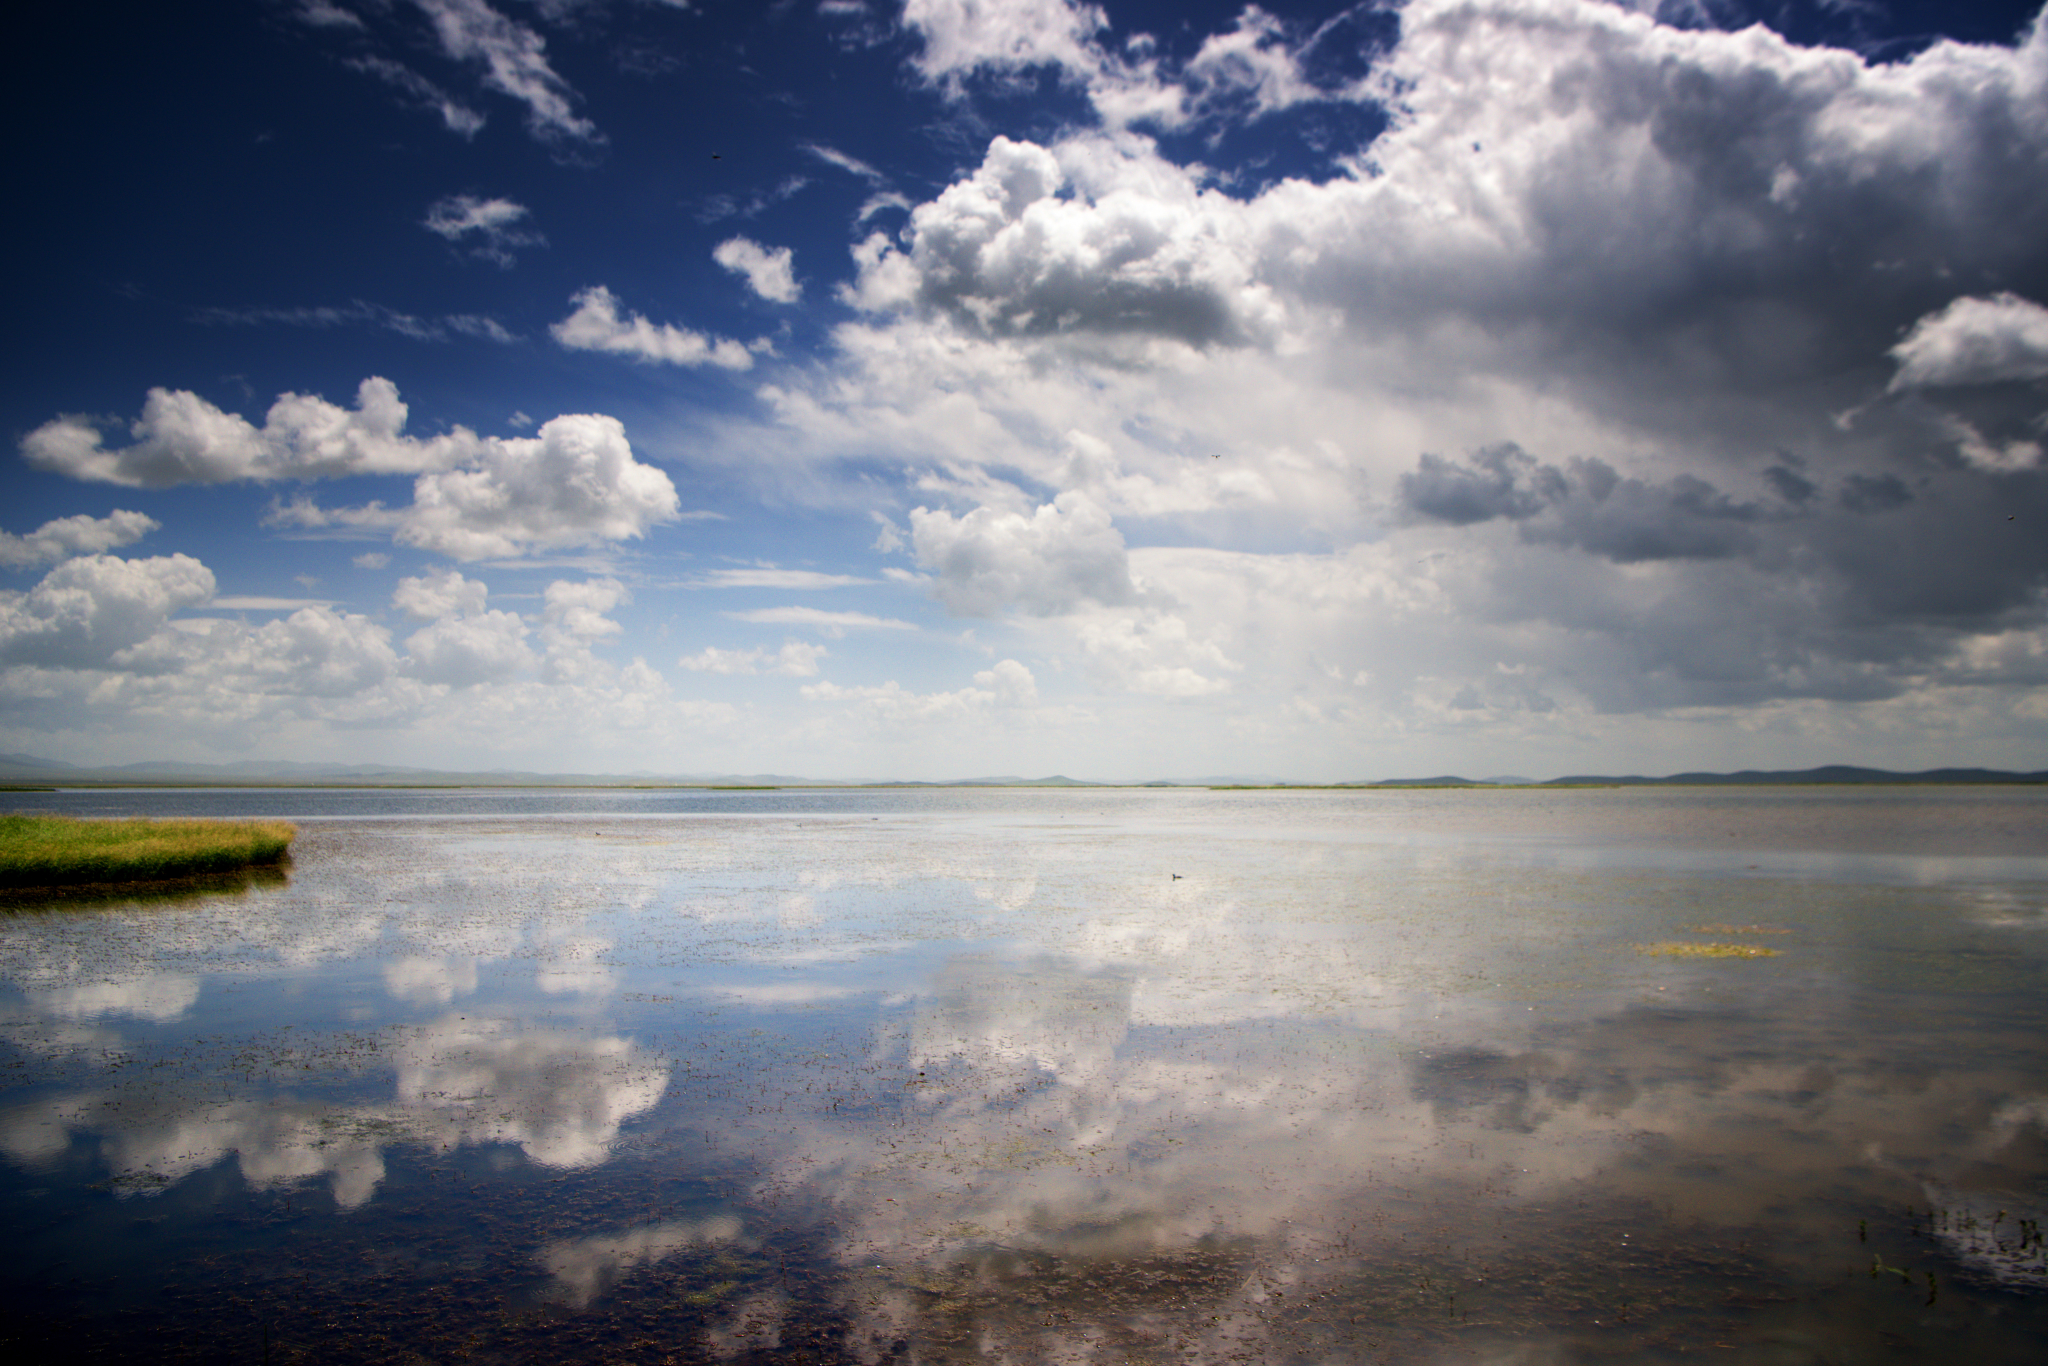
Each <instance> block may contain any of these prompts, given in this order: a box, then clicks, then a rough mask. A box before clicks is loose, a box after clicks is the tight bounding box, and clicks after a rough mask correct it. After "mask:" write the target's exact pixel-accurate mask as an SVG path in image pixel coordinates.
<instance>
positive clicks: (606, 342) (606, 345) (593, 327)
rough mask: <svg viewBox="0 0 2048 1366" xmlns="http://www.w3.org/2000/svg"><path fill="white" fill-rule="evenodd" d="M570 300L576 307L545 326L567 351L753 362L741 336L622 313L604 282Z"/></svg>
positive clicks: (730, 365) (723, 363) (735, 366)
mask: <svg viewBox="0 0 2048 1366" xmlns="http://www.w3.org/2000/svg"><path fill="white" fill-rule="evenodd" d="M570 302H571V303H573V304H575V305H576V311H575V312H574V313H571V314H570V315H569V316H568V317H566V318H564V319H562V321H560V322H558V323H556V324H554V325H553V326H551V327H550V328H549V329H548V331H549V333H550V334H552V335H553V337H554V339H555V340H556V341H557V342H559V343H560V344H561V345H563V346H566V347H568V348H569V349H570V350H571V351H607V352H610V353H612V354H613V355H620V356H631V357H632V358H633V359H635V360H642V361H660V362H664V363H666V364H669V365H716V366H720V367H722V368H724V369H727V370H745V369H749V368H750V367H752V365H753V364H754V355H753V352H751V351H749V350H748V349H747V348H746V347H745V346H743V345H741V344H740V343H739V342H736V341H727V340H723V339H712V338H709V337H706V336H705V335H704V334H703V333H701V332H692V331H690V330H689V329H687V328H682V327H675V326H671V325H669V324H666V323H664V324H661V325H658V326H657V325H656V324H654V323H651V322H649V321H648V320H647V319H646V318H644V317H642V316H641V315H640V314H638V313H634V314H630V315H628V316H627V317H625V318H621V317H620V316H619V301H618V299H617V298H616V297H614V296H613V294H612V292H611V291H610V290H609V289H606V288H605V287H604V286H603V285H593V286H591V287H590V288H589V289H586V290H583V291H582V292H581V293H579V294H577V295H576V296H575V297H574V298H573V299H571V300H570Z"/></svg>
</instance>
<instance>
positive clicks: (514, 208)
mask: <svg viewBox="0 0 2048 1366" xmlns="http://www.w3.org/2000/svg"><path fill="white" fill-rule="evenodd" d="M526 216H527V211H526V206H525V205H523V204H515V203H513V202H512V201H511V200H509V199H478V198H477V197H476V196H474V195H467V194H455V195H449V196H447V197H446V198H443V199H437V200H435V201H434V203H433V205H432V206H431V207H429V208H428V210H427V216H426V218H425V220H424V221H423V222H422V223H421V226H422V227H424V228H425V229H426V230H427V231H429V232H431V233H434V234H436V235H437V236H439V237H442V238H445V239H446V240H448V241H450V242H453V243H456V244H457V245H462V246H466V248H467V249H468V251H469V252H470V254H471V255H473V256H478V257H481V258H482V259H484V260H486V261H490V262H493V263H494V264H496V265H499V266H502V267H505V268H507V269H509V268H510V267H511V265H512V261H513V256H514V253H515V252H517V251H518V250H519V249H520V248H521V247H541V246H546V245H547V238H545V237H542V236H541V235H540V234H539V233H537V232H533V231H530V230H527V229H523V228H520V227H517V226H515V225H516V224H518V223H519V222H521V221H522V220H523V219H525V218H526ZM472 234H473V235H474V240H472ZM494 325H495V324H494ZM501 330H502V329H501Z"/></svg>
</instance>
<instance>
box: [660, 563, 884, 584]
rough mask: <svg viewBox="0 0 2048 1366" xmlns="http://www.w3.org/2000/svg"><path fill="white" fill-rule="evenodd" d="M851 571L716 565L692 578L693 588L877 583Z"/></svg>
mask: <svg viewBox="0 0 2048 1366" xmlns="http://www.w3.org/2000/svg"><path fill="white" fill-rule="evenodd" d="M874 582H876V580H874V579H859V578H855V577H854V576H853V575H851V574H820V573H817V572H815V571H813V570H809V569H773V568H767V567H763V568H758V569H714V570H711V571H710V572H708V573H706V574H704V575H702V576H701V577H699V578H696V579H692V580H690V585H689V586H690V587H692V588H795V589H803V588H847V587H850V586H852V585H854V584H861V583H874Z"/></svg>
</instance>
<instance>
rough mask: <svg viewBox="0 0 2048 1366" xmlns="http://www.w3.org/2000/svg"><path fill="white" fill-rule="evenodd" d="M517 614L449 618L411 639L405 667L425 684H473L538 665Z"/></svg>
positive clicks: (407, 640)
mask: <svg viewBox="0 0 2048 1366" xmlns="http://www.w3.org/2000/svg"><path fill="white" fill-rule="evenodd" d="M526 631H527V627H526V623H525V622H523V621H521V620H520V619H519V615H518V613H516V612H498V611H491V612H478V613H475V614H474V615H470V616H460V617H449V618H447V619H446V620H443V621H437V622H435V623H433V624H432V625H431V626H426V627H423V628H422V629H420V630H418V631H415V632H413V633H412V635H410V636H408V637H406V641H405V649H406V665H407V668H408V669H409V670H410V671H411V673H412V674H413V676H414V677H416V678H418V679H420V680H421V681H422V682H426V683H445V684H447V685H448V686H449V687H453V688H471V687H475V686H476V685H478V684H480V683H499V682H503V681H505V680H506V679H509V678H515V677H517V676H518V675H520V674H522V673H524V672H526V671H527V670H528V669H530V668H532V667H533V665H534V662H535V660H534V653H533V651H532V649H531V648H529V647H528V645H527V643H526Z"/></svg>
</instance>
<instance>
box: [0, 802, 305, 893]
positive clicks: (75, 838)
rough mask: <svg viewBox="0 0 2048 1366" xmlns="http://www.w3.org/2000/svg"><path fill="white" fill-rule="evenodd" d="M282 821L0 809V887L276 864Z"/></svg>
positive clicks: (283, 837)
mask: <svg viewBox="0 0 2048 1366" xmlns="http://www.w3.org/2000/svg"><path fill="white" fill-rule="evenodd" d="M298 832H299V831H298V827H297V826H295V825H293V824H292V823H291V822H290V821H224V820H164V821H157V820H143V819H139V818H138V819H131V820H82V819H79V818H77V817H74V816H26V815H12V816H0V887H61V886H69V885H72V884H75V883H84V882H163V881H168V880H170V879H173V878H189V877H203V876H205V875H207V874H210V873H226V872H232V871H234V870H235V869H237V868H247V867H250V866H251V865H255V864H269V863H280V862H282V861H283V860H284V856H285V853H286V851H287V850H289V849H290V848H291V843H292V837H293V836H294V835H296V834H298Z"/></svg>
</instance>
